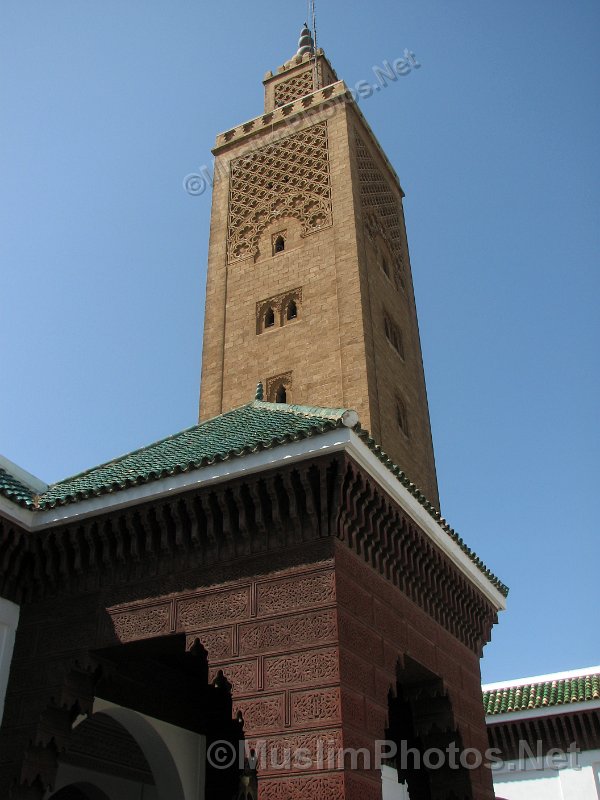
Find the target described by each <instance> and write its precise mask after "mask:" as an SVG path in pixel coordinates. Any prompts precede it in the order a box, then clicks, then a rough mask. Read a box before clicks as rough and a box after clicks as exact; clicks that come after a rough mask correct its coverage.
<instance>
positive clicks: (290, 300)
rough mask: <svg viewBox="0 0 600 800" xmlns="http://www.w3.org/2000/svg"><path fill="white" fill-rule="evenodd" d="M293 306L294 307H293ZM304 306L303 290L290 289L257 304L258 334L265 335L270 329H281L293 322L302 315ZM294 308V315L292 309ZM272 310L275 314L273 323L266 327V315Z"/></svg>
mask: <svg viewBox="0 0 600 800" xmlns="http://www.w3.org/2000/svg"><path fill="white" fill-rule="evenodd" d="M292 304H293V305H292ZM301 305H302V288H301V287H298V288H297V289H290V291H289V292H282V293H281V294H277V295H275V296H274V297H268V298H267V299H266V300H260V301H259V302H258V303H257V304H256V333H263V331H265V330H266V329H267V328H268V327H281V326H282V325H285V324H286V323H287V322H293V321H295V320H296V319H298V317H299V315H300V306H301ZM292 308H293V314H292V312H291V311H290V309H292ZM269 310H271V311H272V312H273V319H274V321H273V323H271V325H266V324H265V320H266V315H267V313H268V312H269Z"/></svg>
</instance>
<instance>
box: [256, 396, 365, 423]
mask: <svg viewBox="0 0 600 800" xmlns="http://www.w3.org/2000/svg"><path fill="white" fill-rule="evenodd" d="M250 405H252V406H254V408H257V409H258V410H261V411H276V412H277V413H281V414H294V415H296V416H302V417H309V418H312V417H320V418H321V419H328V420H335V421H341V419H342V417H343V416H344V414H345V413H346V412H347V411H351V410H352V409H348V408H328V407H322V406H303V405H296V404H295V403H271V402H269V401H267V400H253V401H252V403H250Z"/></svg>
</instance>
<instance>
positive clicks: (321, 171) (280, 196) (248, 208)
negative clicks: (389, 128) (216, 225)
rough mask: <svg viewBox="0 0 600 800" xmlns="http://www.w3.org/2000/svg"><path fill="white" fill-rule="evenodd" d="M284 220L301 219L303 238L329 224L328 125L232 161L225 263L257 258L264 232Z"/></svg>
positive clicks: (289, 137) (317, 127)
mask: <svg viewBox="0 0 600 800" xmlns="http://www.w3.org/2000/svg"><path fill="white" fill-rule="evenodd" d="M284 217H293V218H295V219H297V220H299V221H300V224H301V228H302V230H301V235H302V236H306V235H308V234H310V233H315V232H316V231H318V230H321V228H326V227H328V226H329V225H331V221H332V220H331V186H330V180H329V153H328V146H327V123H326V122H319V123H317V124H316V125H313V126H311V127H310V128H306V129H305V130H302V131H299V132H298V133H294V134H292V135H291V136H286V137H285V138H284V139H281V140H280V141H278V142H276V143H275V144H272V145H267V146H265V147H262V148H260V149H259V150H255V151H253V152H252V153H248V155H245V156H241V157H240V158H237V159H235V160H233V161H232V162H231V173H230V181H229V220H228V230H227V259H228V261H229V262H230V263H231V262H232V261H239V260H241V259H244V258H248V257H249V256H253V257H256V256H257V255H258V240H259V237H260V234H261V233H262V231H263V230H264V229H265V228H266V227H267V225H269V224H270V223H271V222H273V221H274V220H277V219H282V218H284Z"/></svg>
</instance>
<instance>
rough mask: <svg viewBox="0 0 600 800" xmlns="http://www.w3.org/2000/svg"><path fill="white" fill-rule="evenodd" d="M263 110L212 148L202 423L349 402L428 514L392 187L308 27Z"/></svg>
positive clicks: (419, 400)
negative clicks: (252, 404) (251, 393)
mask: <svg viewBox="0 0 600 800" xmlns="http://www.w3.org/2000/svg"><path fill="white" fill-rule="evenodd" d="M263 83H264V90H265V107H264V113H263V114H261V115H259V116H257V117H255V118H254V119H251V120H249V121H248V122H245V123H243V124H241V125H238V126H237V127H234V128H231V129H230V130H228V131H226V132H225V133H222V134H220V135H219V136H218V137H217V142H216V146H215V148H214V150H213V153H214V155H215V174H214V186H213V202H212V217H211V230H210V247H209V257H208V277H207V291H206V313H205V328H204V349H203V361H202V387H201V397H200V419H201V420H202V419H207V418H209V417H213V416H215V415H217V414H220V413H222V412H225V411H228V410H230V409H232V408H235V407H236V406H240V405H242V404H243V403H245V402H247V400H248V387H249V386H251V385H253V384H256V383H257V382H258V381H261V382H262V383H263V384H264V387H265V400H268V401H272V402H286V403H294V404H296V403H297V404H303V405H319V406H329V407H352V408H354V409H356V411H357V412H358V415H359V418H360V422H361V424H362V426H363V427H364V428H368V429H369V430H370V432H371V435H372V436H373V438H374V439H375V440H376V441H377V442H378V443H379V444H381V446H382V447H383V448H384V450H385V451H386V452H387V453H388V454H389V456H390V457H391V458H392V459H393V460H394V461H395V462H396V463H397V464H398V465H399V466H400V467H401V468H402V469H403V470H404V471H405V472H406V474H407V475H408V476H409V477H410V479H411V480H412V481H413V482H414V483H415V484H417V485H418V486H419V488H420V489H421V490H422V491H423V493H424V494H425V495H426V496H427V497H428V498H429V499H430V501H431V502H432V503H434V504H436V505H438V506H439V498H438V490H437V481H436V474H435V463H434V456H433V446H432V440H431V429H430V423H429V412H428V407H427V395H426V389H425V378H424V373H423V363H422V357H421V347H420V341H419V329H418V323H417V313H416V307H415V300H414V294H413V284H412V277H411V268H410V260H409V253H408V245H407V239H406V230H405V225H404V213H403V208H402V198H403V196H404V194H403V191H402V188H401V187H400V183H399V181H398V177H397V175H396V173H395V172H394V169H393V167H392V166H391V164H390V163H389V161H388V159H387V158H386V156H385V153H384V152H383V150H382V148H381V146H380V145H379V143H378V142H377V139H376V138H375V136H374V135H373V132H372V131H371V129H370V128H369V125H368V124H367V122H366V120H365V118H364V117H363V115H362V113H361V111H360V110H359V108H358V106H357V105H356V103H355V102H354V101H353V100H352V99H351V98H350V97H349V95H348V92H347V87H346V85H345V84H344V82H343V81H340V80H338V78H337V76H336V74H335V72H334V70H333V69H332V67H331V65H330V63H329V61H328V60H327V59H326V57H325V55H324V54H323V51H322V50H320V49H319V50H317V51H316V52H315V49H314V45H313V40H312V36H311V33H310V31H309V29H308V28H307V27H306V26H305V27H304V28H303V30H302V32H301V36H300V40H299V46H298V50H297V52H296V54H295V55H294V56H293V57H292V58H291V59H290V60H289V61H287V62H286V63H285V64H283V66H281V67H279V69H278V70H277V72H276V73H274V74H273V73H271V72H268V73H267V74H266V76H265V78H264V81H263Z"/></svg>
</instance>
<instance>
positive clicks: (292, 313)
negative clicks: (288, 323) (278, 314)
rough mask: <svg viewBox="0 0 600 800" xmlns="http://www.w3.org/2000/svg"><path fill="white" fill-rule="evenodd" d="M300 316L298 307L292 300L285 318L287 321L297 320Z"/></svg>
mask: <svg viewBox="0 0 600 800" xmlns="http://www.w3.org/2000/svg"><path fill="white" fill-rule="evenodd" d="M297 316H298V306H297V305H296V303H295V301H294V300H290V302H289V303H288V306H287V308H286V311H285V318H286V319H287V320H291V319H296V317H297Z"/></svg>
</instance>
